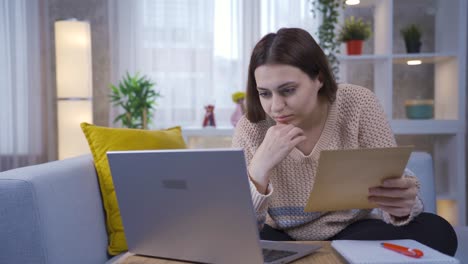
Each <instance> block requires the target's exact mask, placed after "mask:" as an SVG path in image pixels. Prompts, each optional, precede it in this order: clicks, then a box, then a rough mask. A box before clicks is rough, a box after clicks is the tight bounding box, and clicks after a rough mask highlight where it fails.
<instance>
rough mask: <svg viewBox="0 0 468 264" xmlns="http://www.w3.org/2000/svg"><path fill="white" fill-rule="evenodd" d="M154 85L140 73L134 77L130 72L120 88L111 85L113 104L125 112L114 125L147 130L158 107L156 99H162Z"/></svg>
mask: <svg viewBox="0 0 468 264" xmlns="http://www.w3.org/2000/svg"><path fill="white" fill-rule="evenodd" d="M154 85H155V83H153V82H151V81H150V80H149V79H148V77H146V76H144V75H143V76H141V77H140V76H139V74H138V73H137V74H135V75H133V76H132V75H130V74H129V73H128V72H127V73H126V75H125V76H124V78H123V79H122V81H120V82H119V84H118V86H115V85H112V84H111V85H110V88H111V94H110V98H111V102H112V103H113V105H114V106H119V107H122V109H123V110H124V111H125V112H124V113H122V114H120V115H119V116H117V117H116V118H115V119H114V123H117V122H119V121H120V122H122V126H123V127H128V128H142V129H147V128H148V123H150V122H151V117H152V116H153V111H154V109H155V106H156V105H157V103H156V99H157V98H158V97H161V94H160V93H159V92H157V91H155V90H154V89H153V86H154Z"/></svg>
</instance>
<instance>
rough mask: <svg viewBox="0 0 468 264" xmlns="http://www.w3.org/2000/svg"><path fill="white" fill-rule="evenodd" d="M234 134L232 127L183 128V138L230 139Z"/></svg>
mask: <svg viewBox="0 0 468 264" xmlns="http://www.w3.org/2000/svg"><path fill="white" fill-rule="evenodd" d="M233 134H234V128H233V127H216V128H215V127H206V128H203V127H183V128H182V135H183V136H184V137H213V136H214V137H231V136H233Z"/></svg>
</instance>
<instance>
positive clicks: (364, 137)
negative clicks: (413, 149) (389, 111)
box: [359, 88, 423, 226]
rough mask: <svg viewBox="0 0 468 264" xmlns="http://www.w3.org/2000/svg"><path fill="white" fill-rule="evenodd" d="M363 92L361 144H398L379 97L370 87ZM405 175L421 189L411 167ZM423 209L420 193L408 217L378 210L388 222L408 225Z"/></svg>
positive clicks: (370, 145) (384, 145)
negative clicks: (398, 216)
mask: <svg viewBox="0 0 468 264" xmlns="http://www.w3.org/2000/svg"><path fill="white" fill-rule="evenodd" d="M360 93H361V100H362V102H363V103H362V104H361V111H360V116H359V145H360V147H362V148H382V147H394V146H396V141H395V137H394V135H393V132H392V129H391V127H390V124H389V122H388V120H387V117H386V115H385V113H384V110H383V108H382V106H381V104H380V103H379V101H378V99H377V97H376V96H375V95H374V93H372V92H371V91H370V90H368V89H365V88H363V89H360ZM404 177H407V178H411V179H412V180H413V181H415V184H416V186H418V191H419V186H420V183H419V180H418V178H417V177H416V175H414V173H413V172H411V171H410V170H409V169H405V173H404ZM422 210H423V203H422V201H421V198H420V197H419V195H418V196H417V197H416V203H415V205H414V206H413V208H412V210H411V213H410V215H409V216H408V217H406V218H397V217H394V216H392V215H390V214H389V213H387V212H384V211H382V210H380V209H378V210H377V212H378V214H379V215H380V217H381V218H382V219H383V220H384V221H385V222H386V223H390V224H393V225H396V226H401V225H406V224H408V223H409V222H410V221H411V220H413V219H414V217H416V216H417V215H419V214H420V213H421V212H422Z"/></svg>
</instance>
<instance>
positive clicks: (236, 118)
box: [231, 103, 244, 127]
mask: <svg viewBox="0 0 468 264" xmlns="http://www.w3.org/2000/svg"><path fill="white" fill-rule="evenodd" d="M242 115H244V111H243V110H242V104H241V103H237V104H236V109H235V110H234V112H233V113H232V115H231V124H232V126H234V127H236V125H237V122H239V120H240V119H241V117H242Z"/></svg>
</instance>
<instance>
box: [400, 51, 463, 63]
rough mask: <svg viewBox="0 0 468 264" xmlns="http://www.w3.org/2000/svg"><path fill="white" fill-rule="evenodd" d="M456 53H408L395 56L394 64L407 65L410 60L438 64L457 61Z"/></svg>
mask: <svg viewBox="0 0 468 264" xmlns="http://www.w3.org/2000/svg"><path fill="white" fill-rule="evenodd" d="M455 58H456V55H455V54H454V53H413V54H411V53H408V54H394V55H393V62H394V63H396V64H406V61H408V60H421V61H422V63H437V62H442V61H447V60H450V59H455Z"/></svg>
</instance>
